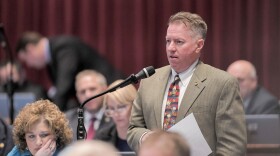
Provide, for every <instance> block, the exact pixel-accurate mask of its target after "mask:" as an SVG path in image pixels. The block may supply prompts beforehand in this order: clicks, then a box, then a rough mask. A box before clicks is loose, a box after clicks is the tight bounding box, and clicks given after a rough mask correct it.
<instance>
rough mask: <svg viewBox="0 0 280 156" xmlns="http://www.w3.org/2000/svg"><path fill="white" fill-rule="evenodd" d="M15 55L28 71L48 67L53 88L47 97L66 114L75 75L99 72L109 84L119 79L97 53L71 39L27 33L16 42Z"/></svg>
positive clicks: (70, 37)
mask: <svg viewBox="0 0 280 156" xmlns="http://www.w3.org/2000/svg"><path fill="white" fill-rule="evenodd" d="M16 51H17V52H18V56H19V58H20V60H22V61H24V62H25V63H26V64H27V65H28V66H29V67H32V68H37V69H40V68H44V67H45V66H47V68H48V71H49V74H50V76H51V80H52V82H53V84H54V86H53V87H51V89H50V90H49V92H48V94H49V96H50V97H52V99H53V101H54V103H56V104H57V105H58V106H59V108H60V109H61V110H67V109H68V108H69V107H67V104H66V103H67V101H68V99H69V97H74V95H75V89H74V78H75V75H76V74H77V73H78V72H79V71H81V70H84V69H94V70H97V71H99V72H101V73H102V74H103V75H105V77H106V78H107V80H108V82H109V83H111V82H113V80H115V79H117V78H121V74H120V72H118V71H116V70H115V69H114V68H113V67H112V66H111V65H110V64H109V63H108V62H107V61H106V60H105V59H104V58H102V57H101V56H100V55H99V53H98V52H97V51H96V50H95V49H93V48H91V47H90V46H88V45H87V44H85V43H84V42H82V41H81V40H80V39H78V38H75V37H73V36H57V37H51V38H47V37H44V36H41V35H40V34H38V33H36V32H26V33H24V34H23V35H22V37H21V38H20V39H19V41H18V44H17V48H16Z"/></svg>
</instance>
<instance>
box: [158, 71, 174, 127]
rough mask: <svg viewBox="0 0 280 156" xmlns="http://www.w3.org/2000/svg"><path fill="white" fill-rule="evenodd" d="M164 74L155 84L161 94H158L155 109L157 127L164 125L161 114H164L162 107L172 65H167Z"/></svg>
mask: <svg viewBox="0 0 280 156" xmlns="http://www.w3.org/2000/svg"><path fill="white" fill-rule="evenodd" d="M161 73H162V74H161V75H160V76H159V77H158V78H157V81H156V83H155V85H154V87H155V92H156V91H160V94H159V96H157V98H156V101H155V104H154V111H155V117H156V122H157V127H159V128H161V127H162V123H163V122H162V119H161V114H162V107H163V103H162V102H163V98H164V93H165V88H166V85H167V81H168V78H169V74H170V73H171V68H170V66H168V67H166V68H165V69H164V71H163V72H161Z"/></svg>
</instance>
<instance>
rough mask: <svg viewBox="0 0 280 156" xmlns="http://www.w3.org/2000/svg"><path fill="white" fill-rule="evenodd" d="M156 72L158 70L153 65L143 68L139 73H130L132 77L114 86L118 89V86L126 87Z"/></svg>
mask: <svg viewBox="0 0 280 156" xmlns="http://www.w3.org/2000/svg"><path fill="white" fill-rule="evenodd" d="M155 72H156V71H155V69H154V67H153V66H149V67H146V68H143V69H142V70H141V71H140V72H139V73H137V74H136V75H134V74H132V75H130V77H128V78H127V79H125V80H124V81H123V82H122V83H120V84H119V85H117V86H116V88H115V87H114V88H115V90H116V89H118V88H122V87H125V86H127V85H129V84H131V83H134V84H137V83H138V81H139V80H141V79H145V78H148V77H150V76H152V75H153V74H154V73H155ZM115 90H113V91H115Z"/></svg>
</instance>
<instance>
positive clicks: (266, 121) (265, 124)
mask: <svg viewBox="0 0 280 156" xmlns="http://www.w3.org/2000/svg"><path fill="white" fill-rule="evenodd" d="M246 122H247V137H248V144H280V120H279V115H277V114H271V115H270V114H269V115H246Z"/></svg>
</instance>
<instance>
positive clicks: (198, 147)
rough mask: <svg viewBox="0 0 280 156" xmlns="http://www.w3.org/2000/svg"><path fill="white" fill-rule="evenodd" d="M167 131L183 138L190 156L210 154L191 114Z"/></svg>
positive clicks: (210, 151)
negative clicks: (187, 145)
mask: <svg viewBox="0 0 280 156" xmlns="http://www.w3.org/2000/svg"><path fill="white" fill-rule="evenodd" d="M168 131H172V132H177V133H179V134H181V135H182V136H184V137H185V139H186V140H187V142H188V144H189V146H190V149H191V156H208V155H209V154H211V153H212V150H211V148H210V147H209V145H208V143H207V142H206V140H205V138H204V137H203V135H202V133H201V131H200V128H199V127H198V124H197V122H196V120H195V117H194V115H193V113H191V114H190V115H188V116H187V117H185V118H184V119H182V120H181V121H180V122H178V123H177V124H175V125H174V126H172V127H171V128H170V129H169V130H168Z"/></svg>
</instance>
